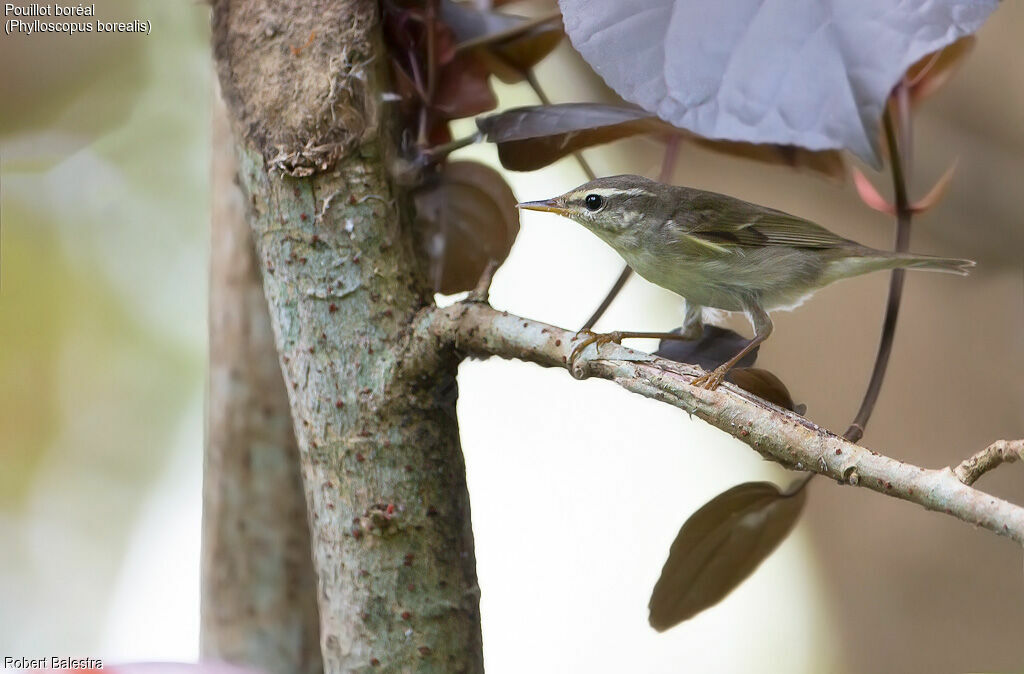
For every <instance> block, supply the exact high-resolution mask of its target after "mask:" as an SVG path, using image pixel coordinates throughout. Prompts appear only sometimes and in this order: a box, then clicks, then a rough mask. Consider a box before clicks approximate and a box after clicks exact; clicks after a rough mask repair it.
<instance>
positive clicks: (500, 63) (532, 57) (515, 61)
mask: <svg viewBox="0 0 1024 674" xmlns="http://www.w3.org/2000/svg"><path fill="white" fill-rule="evenodd" d="M564 36H565V33H563V32H562V26H561V25H560V24H556V25H547V26H538V27H537V28H534V29H532V30H530V32H528V33H526V34H525V35H523V36H522V37H518V38H515V39H512V40H507V41H505V42H499V43H497V44H495V45H494V46H492V47H490V48H489V49H480V50H479V51H480V53H481V56H482V57H483V58H484V61H485V62H486V63H487V65H488V67H489V68H490V69H491V72H493V73H494V74H495V76H496V77H498V79H500V80H501V81H502V82H505V83H506V84H515V83H516V82H521V81H522V80H523V79H525V77H526V72H527V71H528V70H530V68H532V67H534V66H535V65H537V64H538V63H540V62H541V61H543V60H544V57H546V56H547V55H548V54H550V53H551V52H553V51H554V50H555V47H557V46H558V43H559V42H561V41H562V38H563V37H564Z"/></svg>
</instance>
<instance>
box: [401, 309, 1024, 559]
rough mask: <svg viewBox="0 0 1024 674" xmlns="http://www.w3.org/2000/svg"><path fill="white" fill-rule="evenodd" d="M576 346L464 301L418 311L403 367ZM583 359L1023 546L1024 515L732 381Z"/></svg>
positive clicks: (833, 470) (662, 366)
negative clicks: (715, 382) (702, 382)
mask: <svg viewBox="0 0 1024 674" xmlns="http://www.w3.org/2000/svg"><path fill="white" fill-rule="evenodd" d="M577 341H578V335H577V334H576V333H575V332H569V331H567V330H563V329H562V328H558V327H555V326H553V325H547V324H544V323H541V322H538V321H532V320H529V319H526V318H522V317H520V316H515V315H513V314H509V313H507V312H501V311H497V310H495V309H494V308H492V307H490V306H489V305H486V304H481V303H470V302H462V303H458V304H454V305H452V306H449V307H444V308H438V307H428V308H425V309H423V310H422V311H421V313H420V315H419V317H418V319H417V321H416V322H415V324H414V326H413V336H412V338H411V339H410V340H409V342H408V344H409V347H408V349H407V351H406V353H405V354H404V356H403V362H404V365H405V367H406V368H409V369H410V371H416V369H417V367H418V365H417V364H418V363H424V364H429V363H430V362H431V359H433V358H435V357H436V353H437V351H436V349H437V348H438V346H439V345H438V342H441V346H444V345H447V346H449V347H450V348H454V349H457V351H458V352H459V353H461V354H462V355H467V354H472V355H476V356H492V355H493V356H499V357H502V358H516V359H519V360H524V361H529V362H533V363H537V364H539V365H542V366H544V367H557V368H567V367H568V366H567V364H566V363H567V361H568V356H569V354H570V352H571V351H572V350H573V348H574V347H575V345H576V343H577ZM587 354H589V357H587ZM584 356H585V357H583V358H580V359H578V360H577V361H576V367H582V368H584V369H585V370H586V371H585V373H583V374H585V375H589V376H594V377H599V378H602V379H609V380H611V381H614V382H616V383H617V384H619V385H620V386H622V387H623V388H625V389H627V390H629V391H632V392H634V393H639V394H641V395H643V396H646V397H648V398H653V399H656V400H660V401H662V402H665V403H668V404H670V405H673V406H675V407H678V408H680V409H682V410H684V411H686V412H687V413H689V414H691V415H693V416H696V417H698V418H700V419H703V420H704V421H706V422H708V423H709V424H711V425H712V426H715V427H716V428H719V429H721V430H724V431H725V432H726V433H729V434H730V435H732V436H733V437H735V438H737V439H739V440H740V441H742V442H744V443H746V444H747V445H749V446H750V447H751V448H753V449H754V450H756V451H757V452H758V453H760V454H761V455H762V456H764V457H765V458H767V459H770V460H772V461H775V462H777V463H780V464H782V465H783V466H785V467H787V468H790V469H795V470H807V471H813V472H814V473H816V474H820V475H824V476H826V477H829V478H832V479H834V480H837V481H838V482H840V483H843V484H849V485H856V486H859V487H865V488H867V489H870V490H872V491H876V492H879V493H881V494H885V495H888V496H893V497H896V498H899V499H903V500H905V501H910V502H912V503H917V504H919V505H921V506H923V507H925V508H927V509H928V510H935V511H939V512H944V513H946V514H947V515H950V516H952V517H955V518H957V519H959V520H962V521H964V522H967V523H969V524H972V525H976V526H979V527H982V528H985V529H988V530H989V531H992V532H994V533H996V534H999V535H1000V536H1006V537H1008V538H1011V539H1013V540H1014V541H1016V542H1017V543H1019V544H1024V508H1022V507H1020V506H1017V505H1014V504H1012V503H1009V502H1007V501H1004V500H1002V499H999V498H996V497H995V496H992V495H990V494H986V493H984V492H982V491H979V490H977V489H974V488H973V487H970V486H968V485H967V484H965V483H964V482H962V481H961V479H958V476H957V474H955V473H954V470H953V469H952V468H948V467H947V468H942V469H938V470H929V469H926V468H923V467H920V466H915V465H911V464H908V463H903V462H901V461H897V460H896V459H891V458H889V457H886V456H882V455H881V454H879V453H877V452H873V451H870V450H868V449H866V448H864V447H860V446H858V445H856V444H854V443H852V442H849V441H848V440H845V439H843V438H841V437H839V436H837V435H834V434H833V433H831V432H829V431H828V430H826V429H823V428H820V427H818V426H817V425H815V424H814V423H812V422H810V421H808V420H807V419H804V418H803V417H800V416H798V415H796V414H793V413H791V412H789V411H787V410H783V409H781V408H778V407H775V406H774V405H772V404H771V403H768V402H765V401H763V400H761V399H760V398H757V397H756V396H754V395H752V394H749V393H747V392H746V391H743V390H742V389H740V388H738V387H736V386H733V385H732V384H729V383H725V384H722V385H721V386H720V387H718V388H717V389H715V390H714V391H708V390H706V389H704V388H701V387H694V386H691V384H690V382H691V381H692V380H693V379H694V378H696V377H697V376H700V375H701V374H704V372H703V370H701V369H700V368H699V367H696V366H693V365H686V364H684V363H677V362H674V361H669V360H665V359H662V358H658V357H655V356H652V355H650V354H646V353H642V352H639V351H634V350H633V349H629V348H627V347H623V346H620V345H617V344H608V345H606V346H603V347H602V348H601V349H600V352H599V353H598V352H597V351H596V349H595V347H593V346H591V347H588V348H587V350H586V351H585V352H584ZM425 367H426V366H425ZM1004 460H1005V457H1004Z"/></svg>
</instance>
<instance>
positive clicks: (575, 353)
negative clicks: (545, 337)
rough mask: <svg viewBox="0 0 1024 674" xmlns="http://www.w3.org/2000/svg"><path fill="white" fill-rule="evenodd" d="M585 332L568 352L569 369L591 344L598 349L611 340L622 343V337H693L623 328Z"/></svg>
mask: <svg viewBox="0 0 1024 674" xmlns="http://www.w3.org/2000/svg"><path fill="white" fill-rule="evenodd" d="M582 332H583V331H582V330H581V331H580V333H582ZM587 332H589V333H590V334H588V335H587V336H586V337H584V338H583V339H582V340H581V341H580V343H579V344H577V345H576V347H575V348H574V349H573V350H572V353H570V354H569V367H570V369H571V368H572V365H573V363H575V362H576V359H577V358H579V356H580V354H581V353H582V352H583V349H585V348H587V347H588V346H590V345H591V344H597V348H598V349H600V348H601V347H602V346H604V345H605V344H610V343H613V342H614V343H615V344H622V340H624V339H675V340H680V341H686V342H689V341H693V339H694V337H692V336H689V335H686V334H680V333H678V332H633V331H623V330H616V331H615V332H607V333H600V334H599V333H593V332H590V331H589V330H588V331H587ZM580 333H577V334H580Z"/></svg>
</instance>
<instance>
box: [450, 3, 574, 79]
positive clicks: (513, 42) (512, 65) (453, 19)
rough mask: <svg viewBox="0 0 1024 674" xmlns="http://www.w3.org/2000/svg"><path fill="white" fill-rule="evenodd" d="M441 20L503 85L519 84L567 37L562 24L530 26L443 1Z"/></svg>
mask: <svg viewBox="0 0 1024 674" xmlns="http://www.w3.org/2000/svg"><path fill="white" fill-rule="evenodd" d="M441 18H442V19H443V20H444V22H445V23H446V24H448V26H449V27H451V29H452V31H453V32H454V34H455V37H456V39H457V40H458V42H459V45H460V47H459V48H460V49H463V48H465V46H466V45H473V46H472V49H473V51H474V53H476V54H477V55H478V56H479V57H480V58H481V59H482V60H483V61H484V62H485V63H486V64H487V67H488V68H489V69H490V70H491V72H493V73H494V74H495V75H496V76H497V77H498V78H500V79H501V80H502V81H503V82H507V83H514V82H519V81H522V80H523V79H524V77H525V76H526V71H527V70H529V69H530V68H532V67H533V66H535V65H537V64H538V63H540V61H541V60H542V59H543V58H544V57H545V56H547V55H548V54H550V53H551V52H552V51H553V50H554V48H555V47H557V46H558V43H559V42H561V40H562V37H563V36H564V35H565V33H564V32H563V31H562V25H561V23H556V22H550V23H546V24H544V25H540V26H530V25H529V24H530V23H531V21H530V19H527V18H526V17H522V16H516V15H514V14H504V13H502V12H495V11H492V10H489V9H481V8H478V7H475V6H473V5H471V4H469V3H465V2H454V1H453V0H442V2H441Z"/></svg>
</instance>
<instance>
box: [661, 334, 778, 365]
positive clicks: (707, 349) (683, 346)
mask: <svg viewBox="0 0 1024 674" xmlns="http://www.w3.org/2000/svg"><path fill="white" fill-rule="evenodd" d="M672 332H675V333H678V332H679V330H678V329H676V330H673V331H672ZM749 341H750V340H748V339H747V338H746V337H744V336H743V335H741V334H739V333H738V332H736V331H735V330H730V329H728V328H723V327H719V326H717V325H710V324H708V323H705V324H704V332H703V333H702V334H701V336H700V338H698V339H695V340H693V341H686V342H681V341H679V340H677V339H665V340H662V341H661V344H659V345H658V350H657V351H655V352H654V355H656V356H661V357H662V358H668V359H669V360H674V361H676V362H677V363H690V364H692V365H700V366H701V367H702V368H704V369H705V370H713V369H715V368H716V367H718V366H719V365H721V364H722V363H724V362H725V361H727V360H729V359H730V358H732V357H733V356H735V355H736V354H737V353H739V351H740V349H742V348H743V347H745V346H746V345H747V342H749ZM759 348H760V347H759V346H756V347H754V348H753V350H751V352H750V353H748V354H747V355H745V356H744V357H743V359H742V360H741V361H740V362H739V363H738V365H739V366H740V367H750V366H751V365H753V364H754V361H755V360H756V359H757V351H758V349H759Z"/></svg>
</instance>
